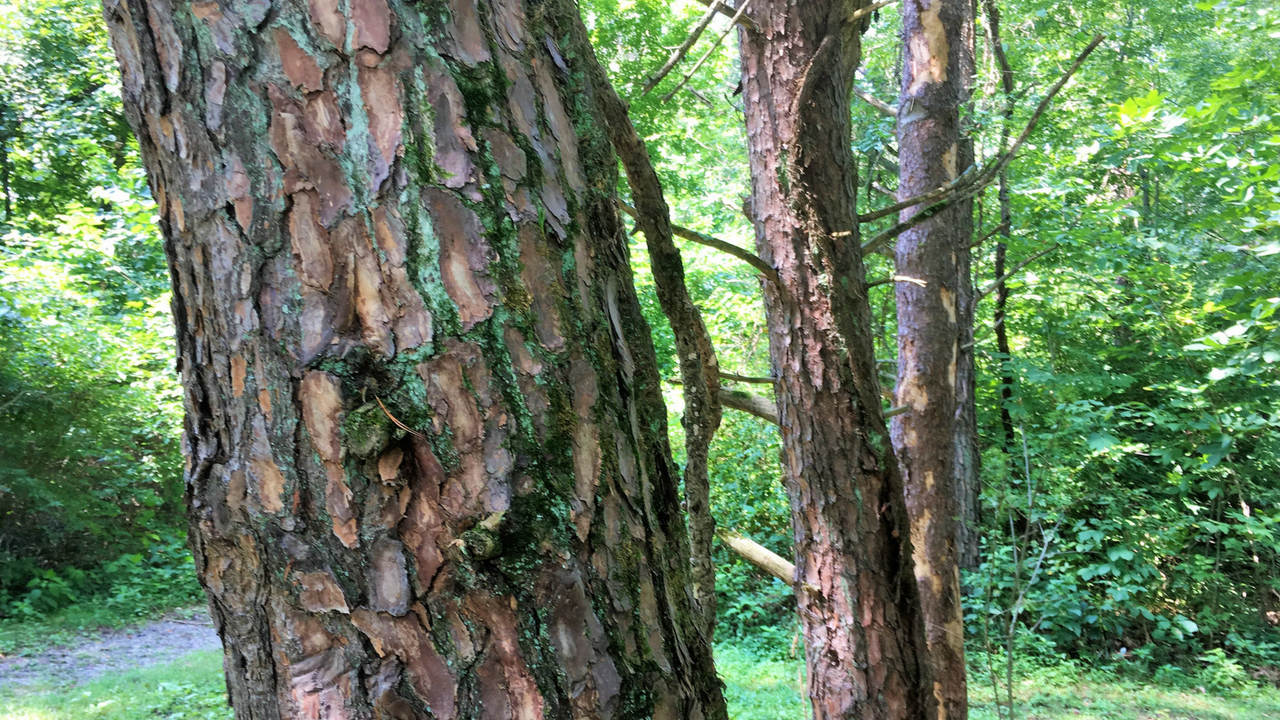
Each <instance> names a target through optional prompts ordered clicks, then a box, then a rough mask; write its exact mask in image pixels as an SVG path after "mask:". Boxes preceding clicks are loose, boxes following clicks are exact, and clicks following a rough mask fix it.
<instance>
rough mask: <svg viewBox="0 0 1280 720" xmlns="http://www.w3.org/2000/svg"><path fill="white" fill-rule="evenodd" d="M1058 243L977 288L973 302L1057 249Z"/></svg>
mask: <svg viewBox="0 0 1280 720" xmlns="http://www.w3.org/2000/svg"><path fill="white" fill-rule="evenodd" d="M1059 245H1060V244H1059V243H1054V244H1052V245H1050V246H1049V247H1047V248H1045V249H1044V250H1041V251H1040V252H1038V253H1036V254H1035V255H1032V256H1031V257H1029V258H1027V259H1026V260H1023V261H1022V262H1020V263H1018V264H1017V265H1015V266H1014V267H1013V269H1012V270H1010V271H1009V272H1007V273H1005V274H1004V275H1001V276H1000V277H998V278H996V279H995V280H992V281H991V282H990V283H989V284H988V285H987V286H986V287H984V288H982V289H981V290H979V291H978V294H977V296H976V297H974V299H973V301H974V302H978V301H980V300H982V298H984V297H986V296H987V295H990V294H991V293H992V292H994V291H995V289H996V288H998V287H1000V284H1001V283H1003V282H1006V281H1007V280H1008V279H1009V278H1011V277H1013V276H1014V275H1017V274H1018V273H1019V272H1022V269H1023V268H1025V267H1026V266H1028V265H1030V264H1031V263H1033V262H1035V261H1036V260H1039V259H1040V258H1042V257H1044V256H1045V255H1048V254H1049V253H1051V252H1053V251H1054V250H1057V249H1058V247H1059Z"/></svg>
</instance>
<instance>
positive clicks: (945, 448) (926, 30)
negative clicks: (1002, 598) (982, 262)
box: [892, 0, 976, 718]
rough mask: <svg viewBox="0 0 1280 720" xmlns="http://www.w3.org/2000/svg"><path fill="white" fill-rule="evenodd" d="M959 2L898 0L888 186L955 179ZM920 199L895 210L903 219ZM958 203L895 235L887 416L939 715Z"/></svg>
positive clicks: (951, 490)
mask: <svg viewBox="0 0 1280 720" xmlns="http://www.w3.org/2000/svg"><path fill="white" fill-rule="evenodd" d="M969 2H970V0H905V1H904V2H903V4H902V23H903V35H902V38H903V64H902V88H901V93H900V95H899V98H898V164H899V167H900V172H899V179H898V193H899V195H900V196H901V197H904V198H906V197H911V196H913V195H918V194H921V193H924V192H928V191H930V190H934V189H936V188H938V187H940V186H942V185H944V184H946V183H948V182H951V181H953V180H955V179H956V178H957V177H959V174H960V173H961V172H963V171H964V170H965V168H966V167H967V165H968V164H969V162H971V160H972V151H971V150H969V149H968V143H967V142H965V139H964V137H963V134H962V132H961V128H960V107H961V105H962V104H963V103H964V102H965V101H966V100H967V95H968V91H967V86H968V82H969V77H970V74H971V72H972V60H971V57H972V52H971V49H970V48H969V47H967V46H968V45H969V41H970V40H971V38H972V32H971V28H972V22H973V20H972V15H971V13H970V11H969V7H970V5H969ZM922 209H923V208H920V207H915V208H909V209H907V210H904V211H903V212H902V216H901V220H902V221H906V220H909V219H910V218H911V216H912V215H914V214H915V213H916V212H919V211H920V210H922ZM972 235H973V215H972V205H971V203H970V202H968V201H966V202H962V203H958V204H956V205H955V206H954V207H952V208H950V209H948V210H947V211H945V212H942V213H940V214H938V216H937V217H934V218H932V219H930V220H928V221H926V222H924V223H922V224H920V225H918V226H916V227H914V228H912V229H910V230H907V231H906V232H904V233H902V234H901V235H899V236H898V242H897V251H896V255H897V272H898V273H899V274H900V275H906V276H908V277H912V278H917V279H919V280H923V281H925V283H926V284H925V286H924V287H921V286H920V285H918V284H916V283H897V285H896V287H897V301H898V385H897V391H896V393H897V397H896V404H897V405H899V406H909V407H910V408H911V410H910V411H909V412H906V413H903V414H902V415H899V416H897V417H895V418H894V419H893V420H892V435H893V445H894V449H895V451H896V452H897V456H898V461H899V463H900V465H901V467H902V474H903V482H904V484H905V486H906V498H907V509H908V511H909V513H910V517H911V544H912V547H913V549H914V551H915V556H914V557H915V573H916V578H917V579H918V580H919V582H920V598H921V604H922V606H923V610H924V617H925V626H926V628H927V631H926V635H927V637H928V645H929V656H930V658H931V662H932V664H933V669H934V673H935V678H934V680H935V684H934V689H933V692H934V694H935V695H936V696H937V698H938V701H939V702H940V703H941V704H942V711H940V712H939V717H947V718H964V717H967V716H968V700H967V691H966V683H965V664H964V622H963V614H962V611H961V607H960V600H961V592H960V571H959V560H960V558H959V556H960V553H961V545H960V540H961V537H960V528H961V526H962V524H963V521H964V520H965V519H966V518H965V517H964V514H965V511H966V510H967V507H966V505H967V504H968V503H967V499H968V498H967V495H968V493H967V492H966V490H967V488H966V484H967V483H969V482H970V478H971V475H972V471H973V470H976V451H975V450H974V449H973V448H972V446H971V445H970V444H971V443H972V442H973V441H974V440H976V432H973V431H972V429H971V428H970V426H969V420H970V418H971V417H972V409H971V407H969V408H967V407H966V405H970V399H971V398H972V393H973V384H974V381H973V355H972V349H971V347H963V348H962V345H964V344H966V343H967V342H968V341H969V339H970V338H971V337H972V335H973V302H974V292H973V287H972V280H971V278H970V272H969V244H970V243H971V242H972Z"/></svg>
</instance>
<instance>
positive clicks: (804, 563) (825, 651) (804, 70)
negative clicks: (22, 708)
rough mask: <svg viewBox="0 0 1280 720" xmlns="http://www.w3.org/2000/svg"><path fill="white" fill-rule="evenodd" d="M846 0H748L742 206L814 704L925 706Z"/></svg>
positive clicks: (894, 710)
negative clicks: (856, 145)
mask: <svg viewBox="0 0 1280 720" xmlns="http://www.w3.org/2000/svg"><path fill="white" fill-rule="evenodd" d="M858 7H859V4H858V3H856V2H845V1H843V0H834V1H833V0H813V1H811V2H803V3H796V2H791V1H790V0H757V1H756V2H753V4H752V6H751V9H750V11H749V13H748V15H749V16H750V17H751V19H752V21H753V24H754V25H755V26H756V27H758V28H759V31H758V32H756V31H751V30H746V29H744V30H742V31H740V33H741V34H740V36H739V37H740V48H741V54H742V71H743V80H744V93H743V97H744V101H745V107H746V116H747V140H748V147H749V151H750V160H751V175H752V186H753V188H752V200H751V216H752V217H753V218H754V220H755V225H756V245H757V248H758V250H759V254H760V256H761V257H762V258H763V259H764V260H765V261H766V262H768V263H769V264H770V265H771V266H773V267H775V268H777V270H778V275H779V280H778V282H776V283H773V282H770V283H766V285H765V309H766V314H767V320H768V324H769V340H770V354H771V358H772V362H773V368H774V374H775V377H777V378H778V380H777V383H776V385H775V391H776V395H777V400H778V403H777V405H778V407H777V411H778V417H779V421H780V422H779V424H780V427H781V433H782V440H783V466H784V475H785V478H786V482H787V489H788V494H789V495H790V498H791V510H792V522H793V525H794V533H795V555H796V570H795V572H796V577H795V582H796V587H797V602H798V605H799V610H800V617H801V623H802V627H803V631H804V638H805V660H806V663H807V666H808V675H807V677H808V690H809V697H810V699H811V701H812V703H813V712H814V716H815V717H816V718H824V719H825V718H853V717H858V718H863V717H875V718H923V717H926V716H928V717H936V716H937V714H936V707H935V705H936V700H935V699H934V697H933V694H932V692H931V690H930V689H931V688H932V687H933V684H932V679H931V678H930V676H929V668H928V667H927V665H926V659H925V656H924V638H923V622H922V618H921V616H920V611H919V598H918V590H917V587H916V582H915V577H914V573H913V571H912V561H911V538H910V532H909V523H908V521H907V516H906V508H905V506H904V502H903V491H902V483H901V478H900V476H899V474H898V469H897V463H896V462H895V461H894V457H893V448H892V445H891V444H890V442H889V437H888V432H887V429H886V427H885V423H884V417H883V413H882V410H881V405H880V382H879V380H878V378H877V376H876V366H875V355H874V351H873V335H872V333H873V327H874V326H873V324H872V320H871V309H870V306H869V303H868V301H867V289H866V281H865V275H864V267H863V263H862V251H861V247H860V245H859V233H858V225H857V209H856V192H857V190H856V188H857V171H856V168H855V163H854V158H853V154H852V150H851V148H850V144H849V137H850V127H851V125H850V101H851V92H852V80H853V73H854V70H855V68H856V67H857V65H858V62H859V59H860V51H861V47H860V34H861V30H862V29H863V23H862V22H861V21H856V22H849V21H848V20H847V18H849V17H850V15H851V14H852V13H853V12H855V11H856V10H857V8H858ZM805 586H811V587H812V589H806V587H805Z"/></svg>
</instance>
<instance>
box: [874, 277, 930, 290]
mask: <svg viewBox="0 0 1280 720" xmlns="http://www.w3.org/2000/svg"><path fill="white" fill-rule="evenodd" d="M893 282H905V283H911V284H913V285H919V286H920V287H928V285H929V283H927V282H925V281H924V280H921V279H920V278H913V277H907V276H906V275H890V276H889V277H887V278H880V279H879V280H872V281H871V282H869V283H867V287H869V288H872V287H876V286H877V285H888V284H889V283H893Z"/></svg>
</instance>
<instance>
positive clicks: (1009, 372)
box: [983, 0, 1015, 455]
mask: <svg viewBox="0 0 1280 720" xmlns="http://www.w3.org/2000/svg"><path fill="white" fill-rule="evenodd" d="M983 2H984V4H985V7H986V11H987V43H988V44H989V45H990V46H991V52H992V55H993V56H994V57H995V60H996V65H997V66H998V67H999V69H1000V89H1001V90H1002V91H1003V92H1004V110H1003V113H1002V117H1003V122H1002V123H1001V126H1000V147H1001V149H1003V148H1004V147H1006V146H1007V145H1008V144H1009V133H1010V127H1009V124H1010V123H1012V122H1013V103H1014V97H1013V90H1014V84H1013V67H1011V66H1010V65H1009V58H1008V57H1007V56H1006V55H1005V53H1004V45H1002V44H1001V40H1000V10H999V8H998V7H996V4H995V0H983ZM998 198H999V202H1000V232H999V234H1000V241H999V242H998V243H996V262H995V266H996V267H995V276H996V279H997V280H999V279H1000V278H1003V277H1004V273H1005V263H1006V262H1007V261H1008V254H1009V236H1010V234H1011V232H1012V230H1011V228H1012V226H1013V205H1012V203H1011V201H1010V197H1009V173H1008V172H1007V171H1006V172H1001V173H1000V190H999V195H998ZM1008 306H1009V284H1008V283H1007V282H1000V284H999V285H998V286H997V287H996V307H995V311H994V313H993V314H992V318H991V319H992V323H993V324H994V325H995V329H996V351H997V352H998V353H999V354H1000V357H999V360H1000V430H1001V435H1002V438H1003V439H1002V442H1001V448H1003V450H1004V453H1005V455H1009V454H1011V453H1012V452H1013V446H1014V441H1015V438H1014V434H1013V415H1012V414H1011V413H1010V412H1009V406H1010V404H1011V403H1012V402H1013V384H1014V382H1015V379H1014V376H1013V351H1012V350H1011V349H1010V347H1009V327H1008V324H1007V323H1006V322H1005V320H1006V318H1007V317H1008V316H1007V314H1006V312H1007V309H1008Z"/></svg>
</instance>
